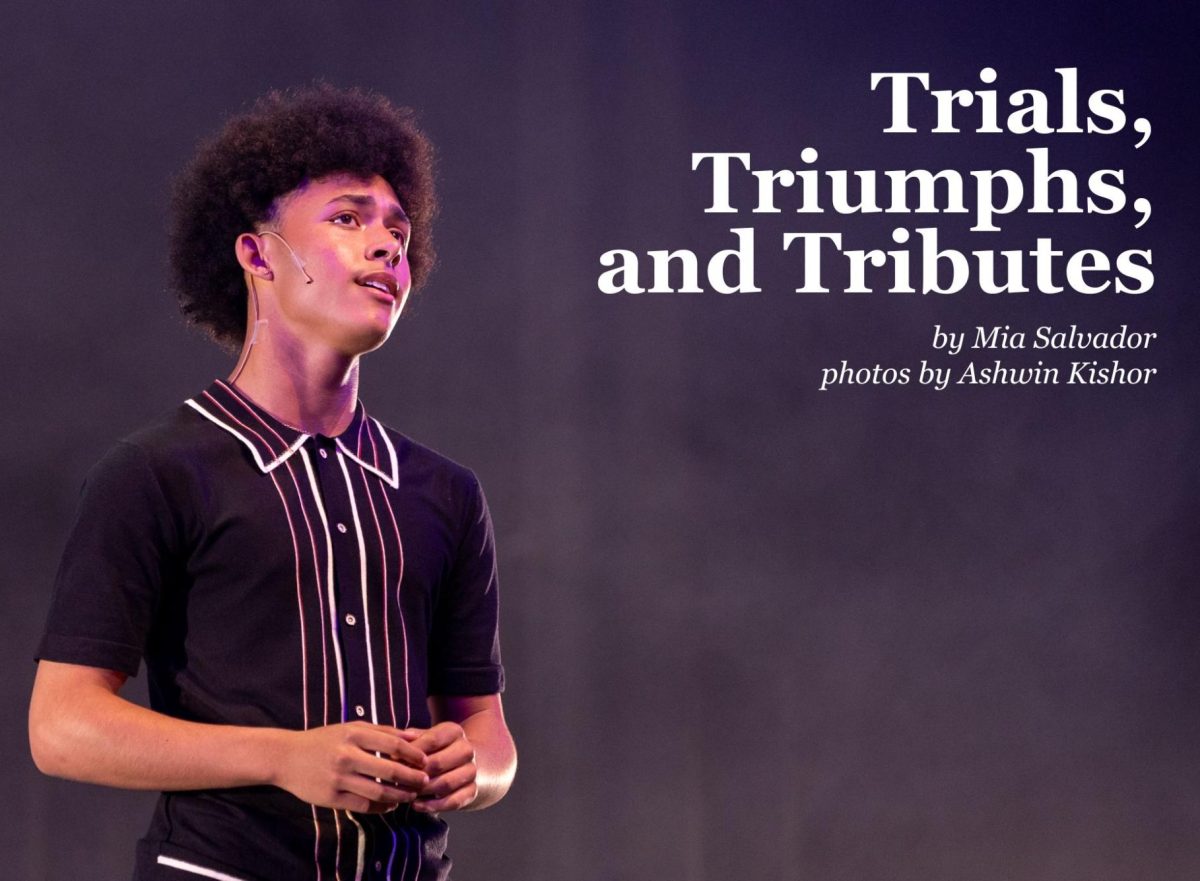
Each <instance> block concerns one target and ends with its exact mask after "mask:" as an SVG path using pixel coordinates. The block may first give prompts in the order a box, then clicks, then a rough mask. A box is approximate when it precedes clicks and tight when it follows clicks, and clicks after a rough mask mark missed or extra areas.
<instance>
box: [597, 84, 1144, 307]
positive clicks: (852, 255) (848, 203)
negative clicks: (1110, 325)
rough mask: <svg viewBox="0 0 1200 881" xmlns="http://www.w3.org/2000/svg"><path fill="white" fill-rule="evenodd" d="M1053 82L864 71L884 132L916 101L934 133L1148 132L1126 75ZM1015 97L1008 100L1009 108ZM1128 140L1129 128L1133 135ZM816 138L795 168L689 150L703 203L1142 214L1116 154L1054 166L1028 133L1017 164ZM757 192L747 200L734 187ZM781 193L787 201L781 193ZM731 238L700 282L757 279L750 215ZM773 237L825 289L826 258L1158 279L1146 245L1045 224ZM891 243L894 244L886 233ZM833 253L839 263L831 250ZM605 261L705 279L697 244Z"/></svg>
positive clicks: (885, 266)
mask: <svg viewBox="0 0 1200 881" xmlns="http://www.w3.org/2000/svg"><path fill="white" fill-rule="evenodd" d="M1054 72H1055V74H1057V77H1058V84H1057V85H1058V88H1057V90H1056V94H1055V95H1054V96H1053V97H1051V96H1049V95H1048V94H1047V93H1045V92H1043V91H1040V90H1038V89H1019V90H1016V91H1013V92H1011V93H1010V94H1008V95H1007V100H1006V102H1005V103H1006V104H1007V106H1006V107H1005V108H1004V110H1003V111H1002V110H1001V103H1002V99H1001V97H1000V94H999V92H998V91H997V90H996V89H994V88H987V86H990V85H991V84H993V83H995V81H996V79H997V74H996V71H995V70H994V69H992V68H990V67H985V68H983V69H982V70H981V71H980V72H979V80H980V82H981V83H982V84H983V87H976V88H974V89H932V88H931V87H930V77H929V74H928V73H872V74H871V89H872V91H875V90H879V91H881V92H885V93H888V94H889V95H890V119H889V123H890V124H889V125H888V126H887V127H886V128H884V129H883V131H884V133H886V134H905V133H914V132H916V131H918V129H917V128H916V127H914V125H913V124H912V123H913V122H914V121H916V119H917V117H918V115H920V114H919V113H918V111H923V112H924V115H925V116H928V117H930V121H931V122H932V121H933V120H936V124H932V125H930V126H929V127H928V131H929V132H932V133H934V134H948V135H953V134H960V133H963V132H965V131H969V132H973V133H975V134H982V135H988V134H999V133H1003V132H1010V133H1012V134H1017V135H1030V134H1037V135H1049V134H1086V135H1108V136H1111V135H1116V134H1119V133H1121V132H1123V131H1126V129H1127V128H1128V129H1129V130H1130V131H1131V132H1132V135H1133V137H1136V139H1137V140H1136V143H1135V144H1134V149H1138V148H1140V147H1142V145H1144V144H1145V143H1146V141H1147V140H1148V139H1149V137H1150V131H1151V128H1150V122H1149V120H1147V119H1146V118H1144V117H1139V118H1137V119H1135V120H1132V122H1130V121H1129V118H1128V116H1127V114H1126V112H1125V106H1124V105H1125V94H1124V91H1123V90H1122V89H1098V90H1096V91H1092V92H1091V93H1090V94H1088V95H1087V96H1086V98H1084V97H1082V96H1081V94H1080V89H1079V78H1078V71H1077V69H1076V68H1073V67H1064V68H1056V69H1055V71H1054ZM1009 108H1012V109H1009ZM1131 140H1132V138H1131ZM819 159H820V156H819V154H818V152H817V150H816V149H814V148H813V147H805V148H804V149H802V150H801V151H800V154H799V160H800V161H799V164H800V166H801V167H800V168H798V169H790V168H785V169H771V168H755V167H754V165H753V163H752V162H751V158H750V154H749V153H737V152H729V153H721V152H713V153H693V154H692V170H693V171H701V170H702V171H704V172H706V173H707V174H708V176H709V181H710V186H711V200H710V204H709V206H708V207H707V208H705V209H704V210H705V213H707V214H739V213H740V212H741V211H743V210H746V209H749V211H750V213H752V214H758V215H768V214H779V213H781V212H783V211H784V210H788V211H794V212H795V213H797V214H800V215H821V214H826V213H828V212H834V213H836V214H841V215H851V214H863V215H866V214H874V213H880V212H883V213H887V214H901V215H904V214H926V215H929V214H934V215H936V214H944V215H966V216H967V219H969V220H970V223H971V226H970V231H971V233H972V234H978V235H979V236H980V243H981V244H985V243H986V237H988V236H994V235H995V234H997V233H999V232H1000V231H1001V226H1000V222H1001V220H1002V219H1004V218H1006V217H1007V216H1008V215H1012V214H1014V213H1016V212H1023V213H1026V214H1030V215H1049V214H1081V215H1113V214H1118V213H1120V212H1122V211H1125V210H1126V209H1127V208H1131V209H1132V212H1133V215H1134V216H1135V219H1136V222H1135V223H1134V224H1133V226H1134V229H1138V228H1140V227H1141V226H1142V225H1143V224H1145V223H1146V221H1147V220H1149V218H1150V213H1151V209H1150V201H1149V200H1148V199H1146V198H1137V199H1133V200H1132V202H1131V201H1130V200H1129V198H1128V197H1127V196H1126V193H1125V171H1124V169H1122V168H1100V169H1096V170H1094V171H1092V172H1091V173H1090V174H1087V175H1086V176H1084V175H1080V174H1077V173H1076V172H1074V171H1072V170H1070V169H1067V168H1055V167H1054V163H1053V162H1052V160H1051V157H1050V150H1049V148H1047V147H1029V148H1028V149H1025V150H1024V151H1023V153H1022V154H1021V156H1020V163H1021V165H1020V168H1021V170H1020V171H1018V170H1015V169H1012V168H1002V169H991V170H987V169H984V170H975V171H969V172H966V173H963V172H961V171H957V170H954V169H944V170H940V171H936V172H935V171H930V170H927V169H919V168H918V169H911V170H890V171H876V170H874V169H865V170H858V171H848V170H844V169H821V168H820V167H818V160H819ZM735 190H736V191H737V192H739V193H740V192H746V193H753V194H754V195H753V197H752V198H750V199H749V200H744V202H739V201H738V200H735V198H734V193H735ZM781 206H783V207H781ZM729 232H730V233H731V234H732V235H733V237H734V239H735V243H734V244H733V246H732V247H730V248H726V249H723V250H720V251H717V252H716V253H715V254H713V255H712V256H711V257H709V258H708V259H707V261H706V262H705V265H704V267H703V269H704V272H705V276H706V280H707V283H708V286H709V289H711V290H714V291H718V292H720V293H725V294H732V293H743V292H757V291H760V290H761V288H759V287H757V286H756V284H755V273H754V258H755V251H756V247H755V229H754V227H753V226H748V225H741V226H735V227H733V228H731V229H730V230H729ZM780 244H781V250H782V251H784V252H790V253H791V254H792V255H794V259H796V260H797V261H798V262H799V264H800V268H799V270H798V272H797V277H798V279H799V280H800V281H801V282H802V284H801V285H800V286H799V287H797V288H796V292H797V293H826V292H828V291H829V290H830V288H829V287H828V286H827V284H826V279H827V278H828V277H829V276H828V275H827V270H829V267H830V266H834V267H835V271H837V277H838V278H839V279H842V278H847V279H848V283H847V284H846V285H845V287H844V288H841V289H842V290H844V291H845V292H846V293H871V292H873V291H876V290H880V289H886V290H887V291H890V292H893V293H917V292H920V293H922V294H929V293H938V294H954V293H958V292H959V291H961V290H964V289H965V288H967V287H968V286H974V287H977V288H978V289H979V290H982V291H984V292H985V293H989V294H1000V293H1026V292H1029V291H1030V290H1036V291H1039V292H1041V293H1044V294H1055V293H1059V292H1061V291H1063V290H1064V289H1070V290H1073V291H1076V292H1078V293H1083V294H1099V293H1102V292H1105V291H1113V292H1115V293H1118V294H1142V293H1145V292H1146V291H1148V290H1150V288H1151V287H1152V286H1153V284H1154V273H1153V271H1152V269H1151V263H1152V259H1151V257H1152V255H1151V252H1150V249H1148V248H1146V249H1138V248H1129V249H1127V250H1124V251H1121V252H1120V253H1117V254H1115V255H1110V254H1109V253H1106V252H1104V251H1100V250H1097V249H1092V248H1084V249H1081V250H1077V251H1074V252H1072V253H1070V254H1068V253H1066V252H1064V250H1063V249H1061V248H1058V247H1056V246H1055V243H1054V241H1053V239H1052V238H1050V237H1039V238H1037V239H1036V241H1035V242H1034V243H1033V244H1032V246H1029V247H1021V248H1016V249H1000V250H997V249H995V248H980V249H977V250H970V251H968V252H964V251H960V250H957V249H954V248H950V247H942V246H941V245H939V243H938V230H937V228H935V227H925V228H917V229H915V230H910V229H908V228H907V227H904V226H898V227H896V228H895V229H893V230H892V232H891V243H890V244H889V245H888V246H887V247H886V248H878V247H876V248H862V247H852V245H857V244H859V243H856V242H848V241H845V240H844V239H843V235H842V234H841V233H837V232H787V233H784V234H783V237H782V241H781V243H780ZM892 245H897V246H899V247H892ZM839 263H840V264H841V265H840V266H838V265H836V264H839ZM600 265H601V267H602V268H603V271H602V272H601V273H600V276H599V278H598V280H597V285H598V287H599V289H600V290H601V291H602V292H603V293H606V294H616V293H628V294H640V293H647V292H648V293H668V292H684V293H701V292H703V291H704V288H702V287H701V279H700V275H701V258H700V257H699V256H698V255H697V254H696V253H695V252H694V251H692V250H689V249H686V248H681V249H677V250H652V251H647V252H646V253H645V254H643V255H639V254H638V253H636V252H634V251H630V250H624V249H619V248H617V249H613V250H609V251H605V252H604V253H603V254H602V255H601V256H600Z"/></svg>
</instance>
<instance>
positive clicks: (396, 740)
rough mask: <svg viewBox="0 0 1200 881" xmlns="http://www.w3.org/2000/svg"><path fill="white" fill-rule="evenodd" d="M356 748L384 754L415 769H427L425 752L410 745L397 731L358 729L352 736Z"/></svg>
mask: <svg viewBox="0 0 1200 881" xmlns="http://www.w3.org/2000/svg"><path fill="white" fill-rule="evenodd" d="M350 737H351V742H352V743H354V745H355V746H357V747H360V748H361V749H364V750H366V751H367V752H373V753H383V754H384V755H385V756H391V757H392V758H393V759H395V760H396V761H398V762H403V763H404V764H406V765H411V766H412V767H414V768H423V767H425V752H424V750H422V749H420V748H419V747H417V746H415V745H414V744H412V743H409V742H408V741H407V740H405V739H404V737H402V736H401V735H400V732H399V731H398V730H396V729H381V728H357V729H355V730H354V731H353V733H352V734H351V735H350Z"/></svg>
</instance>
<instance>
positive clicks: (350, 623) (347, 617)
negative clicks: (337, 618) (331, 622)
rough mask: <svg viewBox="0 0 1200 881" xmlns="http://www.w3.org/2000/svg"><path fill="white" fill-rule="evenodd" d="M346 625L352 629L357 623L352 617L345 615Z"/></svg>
mask: <svg viewBox="0 0 1200 881" xmlns="http://www.w3.org/2000/svg"><path fill="white" fill-rule="evenodd" d="M346 623H347V624H349V625H350V626H351V627H353V626H354V625H355V624H357V623H358V619H357V618H355V617H354V616H353V615H351V614H349V613H347V614H346Z"/></svg>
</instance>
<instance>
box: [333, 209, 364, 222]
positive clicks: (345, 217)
mask: <svg viewBox="0 0 1200 881" xmlns="http://www.w3.org/2000/svg"><path fill="white" fill-rule="evenodd" d="M330 219H331V220H332V221H333V222H334V223H346V224H352V223H355V222H356V221H357V220H358V218H356V217H355V216H354V215H353V214H351V213H350V212H349V211H343V212H342V213H341V214H335V215H334V216H333V217H332V218H330Z"/></svg>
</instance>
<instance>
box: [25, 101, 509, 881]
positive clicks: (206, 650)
mask: <svg viewBox="0 0 1200 881" xmlns="http://www.w3.org/2000/svg"><path fill="white" fill-rule="evenodd" d="M431 169H432V158H431V151H430V148H429V145H428V143H427V142H426V140H425V139H424V137H423V136H422V135H421V134H420V132H419V131H418V130H417V129H416V127H415V126H414V124H413V122H412V119H411V115H410V114H409V112H408V111H405V110H401V109H398V108H395V107H393V106H391V105H390V104H388V103H387V102H386V101H384V100H383V99H381V98H377V97H372V96H368V95H364V94H362V93H359V92H343V91H338V90H335V89H333V88H331V87H318V88H314V89H309V90H306V91H303V92H297V93H291V94H279V93H273V94H271V95H268V96H267V97H266V98H264V99H262V100H261V101H260V102H259V103H258V104H257V105H256V106H255V107H254V109H253V110H252V111H251V112H250V113H249V114H247V115H245V116H242V117H239V118H236V119H234V120H232V121H231V122H229V124H228V125H226V127H225V128H224V130H223V131H222V132H221V133H220V135H219V136H218V137H217V138H216V139H215V140H213V141H212V142H210V143H208V144H207V145H205V146H204V147H203V148H202V149H201V151H200V152H199V154H198V155H197V157H196V159H195V160H194V161H193V163H192V164H191V166H190V167H189V168H188V169H187V170H186V171H185V173H184V175H183V176H182V178H181V180H180V182H179V184H178V187H177V192H176V198H175V203H174V212H175V223H174V231H173V238H172V270H173V273H174V278H175V284H176V287H177V288H178V290H179V294H180V298H181V303H182V307H183V310H184V312H185V313H186V314H187V315H189V317H191V318H192V320H193V321H194V322H196V323H198V324H199V325H201V326H203V327H204V328H206V329H207V330H208V331H209V332H210V333H211V334H212V335H213V336H214V337H215V338H216V339H217V340H218V341H220V342H223V343H227V344H232V345H233V346H234V347H236V346H237V345H240V346H241V357H240V359H239V361H238V364H237V366H236V367H235V369H234V370H233V372H232V373H231V375H230V376H229V377H228V378H227V379H225V380H217V381H215V382H214V383H213V384H212V385H211V386H209V387H208V389H206V390H205V391H203V392H201V393H200V394H198V395H196V396H195V397H194V398H191V399H190V400H188V401H186V402H185V403H184V405H182V406H180V407H178V408H177V409H175V410H174V411H173V412H171V413H169V414H167V415H166V416H165V417H163V418H162V419H161V420H160V421H158V422H156V423H155V424H153V425H151V426H149V427H147V428H145V429H143V430H141V431H139V432H137V433H136V434H134V435H132V436H131V437H129V438H127V439H125V440H124V441H122V442H120V443H119V444H117V446H116V447H115V448H113V450H111V451H110V452H109V453H108V455H107V456H105V458H104V459H103V460H102V461H101V462H100V463H99V464H97V465H96V466H95V468H93V470H92V471H91V472H90V474H89V475H88V478H87V481H86V483H85V488H84V492H83V496H82V501H81V505H80V510H79V515H78V518H77V520H76V523H75V526H74V528H73V530H72V533H71V536H70V538H69V540H68V543H67V547H66V550H65V552H64V556H63V561H62V565H61V567H60V570H59V574H58V578H57V583H56V588H55V597H54V602H53V606H52V608H51V612H50V616H49V620H48V623H47V627H46V632H45V635H44V636H43V638H42V641H41V644H40V646H39V649H38V657H39V661H40V663H39V666H38V673H37V679H36V683H35V685H34V692H33V699H32V703H31V707H30V741H31V745H32V749H33V755H34V759H35V761H36V762H37V764H38V767H39V768H41V770H43V771H44V772H46V773H48V774H53V775H56V776H61V777H68V778H72V779H76V780H84V781H89V782H93V783H101V784H107V785H111V786H121V787H128V788H136V789H161V790H163V795H162V796H161V797H160V799H159V802H158V805H157V808H156V810H155V813H154V818H153V820H152V822H151V825H150V830H149V833H148V834H147V836H146V837H145V838H144V839H143V840H142V841H141V842H140V844H139V847H138V856H137V870H136V874H135V878H136V879H137V881H153V879H163V881H184V879H187V878H189V877H192V878H195V877H204V878H217V879H240V881H281V879H286V881H294V879H330V881H332V879H338V878H340V879H345V881H350V879H360V878H363V879H376V878H378V879H395V881H408V879H434V878H439V879H443V878H447V877H448V872H449V860H448V859H447V858H446V857H445V845H446V831H445V830H446V827H445V823H444V822H443V821H442V820H441V819H440V818H439V814H440V813H441V812H443V811H452V810H464V809H475V808H481V807H486V806H487V805H489V804H492V803H494V802H496V801H497V800H499V799H500V798H502V797H503V795H504V794H505V792H506V791H507V789H508V786H509V784H510V782H511V780H512V777H513V773H514V771H515V766H516V754H515V750H514V747H513V743H512V739H511V737H510V735H509V732H508V729H507V727H506V725H505V721H504V714H503V710H502V707H501V701H500V694H499V693H500V691H501V689H502V687H503V671H502V668H501V666H500V655H499V641H498V631H497V593H498V586H497V582H496V572H495V552H494V548H493V538H492V528H491V521H490V519H489V516H488V510H487V505H486V503H485V501H484V497H483V494H482V492H481V490H480V487H479V484H478V482H477V481H476V479H475V477H474V475H473V474H472V473H471V472H470V471H468V470H467V469H465V468H462V467H461V466H458V465H456V464H454V463H453V462H451V461H449V460H447V459H445V458H443V457H441V456H439V455H438V454H436V453H434V452H432V451H431V450H428V449H426V448H424V447H422V446H420V445H418V444H416V443H414V442H412V441H411V440H409V439H407V438H406V437H404V436H403V435H401V434H399V433H397V432H395V431H393V430H392V429H390V428H388V427H386V426H384V425H383V424H381V423H380V422H379V421H378V420H376V419H374V418H372V417H370V416H368V415H367V413H366V411H365V410H364V408H363V405H362V403H361V402H360V401H359V400H358V394H357V392H358V377H359V367H360V359H361V356H362V355H364V354H365V353H367V352H370V351H372V350H373V349H376V348H378V347H379V346H381V345H382V344H383V343H384V341H385V340H387V338H388V335H389V334H390V333H391V331H392V328H393V327H394V325H395V323H396V319H397V318H398V317H399V316H400V312H401V310H402V309H403V308H404V303H405V300H406V299H407V297H408V296H409V293H410V290H411V289H412V287H413V286H414V284H419V283H420V282H421V281H422V280H423V279H424V277H425V275H426V274H427V273H428V271H429V268H430V266H431V264H432V258H433V253H432V249H431V246H430V239H429V221H430V218H431V215H432V213H433V208H434V200H433V190H432V172H431ZM142 658H144V659H145V661H146V667H147V671H148V675H149V681H150V696H151V706H152V709H151V710H147V709H144V708H142V707H139V706H136V705H134V704H132V703H130V702H129V701H127V700H125V699H124V698H122V697H121V696H120V694H119V692H120V689H121V686H122V684H123V683H124V682H125V680H126V678H127V677H129V676H132V675H136V673H137V670H138V666H139V661H140V660H141V659H142Z"/></svg>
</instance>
